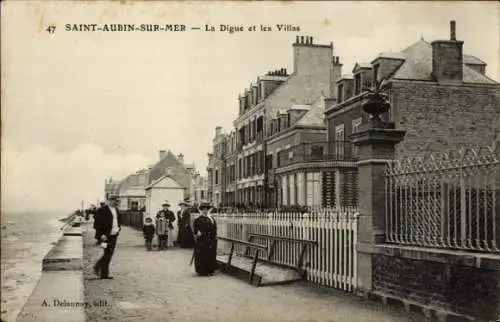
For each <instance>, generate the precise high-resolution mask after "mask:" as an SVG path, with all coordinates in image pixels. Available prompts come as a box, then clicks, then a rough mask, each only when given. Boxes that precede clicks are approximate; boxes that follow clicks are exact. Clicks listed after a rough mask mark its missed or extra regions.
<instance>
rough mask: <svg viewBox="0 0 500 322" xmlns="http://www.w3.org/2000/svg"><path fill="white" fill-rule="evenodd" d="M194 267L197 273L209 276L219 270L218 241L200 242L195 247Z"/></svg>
mask: <svg viewBox="0 0 500 322" xmlns="http://www.w3.org/2000/svg"><path fill="white" fill-rule="evenodd" d="M194 256H195V257H194V266H195V270H196V273H197V274H198V275H200V276H207V275H211V274H213V273H214V271H215V270H216V269H217V259H216V257H217V241H216V240H210V241H198V242H197V243H196V245H195V252H194Z"/></svg>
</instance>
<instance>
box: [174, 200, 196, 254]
mask: <svg viewBox="0 0 500 322" xmlns="http://www.w3.org/2000/svg"><path fill="white" fill-rule="evenodd" d="M179 206H180V207H181V210H180V211H179V222H178V223H179V235H178V238H177V240H178V243H179V244H180V246H181V248H193V247H194V235H193V229H192V222H191V205H190V204H189V200H188V199H184V201H182V202H180V203H179Z"/></svg>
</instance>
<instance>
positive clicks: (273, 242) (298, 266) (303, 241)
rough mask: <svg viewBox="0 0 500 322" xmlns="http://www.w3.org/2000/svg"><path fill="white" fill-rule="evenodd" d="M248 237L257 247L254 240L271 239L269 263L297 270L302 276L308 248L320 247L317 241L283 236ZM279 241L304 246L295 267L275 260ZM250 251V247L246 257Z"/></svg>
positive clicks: (262, 235) (251, 235) (250, 235)
mask: <svg viewBox="0 0 500 322" xmlns="http://www.w3.org/2000/svg"><path fill="white" fill-rule="evenodd" d="M248 236H249V237H248V242H249V243H251V244H253V245H255V244H254V243H252V240H253V239H254V238H255V237H259V238H266V239H270V240H271V247H270V248H269V253H268V256H267V261H268V262H271V263H273V264H276V265H279V266H286V267H291V268H294V269H295V270H297V271H298V272H299V273H301V274H304V271H303V270H302V266H303V263H304V255H305V253H306V249H307V247H308V246H317V245H318V242H317V241H314V240H307V239H299V238H290V237H281V236H275V235H268V234H257V233H249V234H248ZM278 240H281V241H287V242H291V243H298V244H302V248H301V250H300V255H299V258H298V260H297V264H296V265H294V266H288V265H283V264H280V263H276V262H275V261H274V260H273V257H274V249H275V248H276V242H277V241H278ZM265 248H266V249H267V247H265ZM249 250H250V248H248V247H247V248H246V249H245V256H248V253H249Z"/></svg>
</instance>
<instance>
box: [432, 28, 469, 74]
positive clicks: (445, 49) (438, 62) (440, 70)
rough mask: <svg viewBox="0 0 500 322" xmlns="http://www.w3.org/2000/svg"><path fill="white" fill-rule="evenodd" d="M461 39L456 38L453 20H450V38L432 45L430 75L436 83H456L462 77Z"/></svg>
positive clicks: (434, 42)
mask: <svg viewBox="0 0 500 322" xmlns="http://www.w3.org/2000/svg"><path fill="white" fill-rule="evenodd" d="M463 44H464V42H463V41H459V40H457V39H456V25H455V21H454V20H452V21H450V40H436V41H433V42H432V43H431V45H432V76H433V77H434V79H435V80H436V81H437V82H438V83H457V82H462V79H463Z"/></svg>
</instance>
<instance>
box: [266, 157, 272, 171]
mask: <svg viewBox="0 0 500 322" xmlns="http://www.w3.org/2000/svg"><path fill="white" fill-rule="evenodd" d="M266 162H267V165H266V167H267V169H269V170H271V169H272V168H273V155H272V154H268V155H267V161H266Z"/></svg>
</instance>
